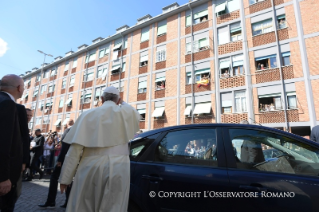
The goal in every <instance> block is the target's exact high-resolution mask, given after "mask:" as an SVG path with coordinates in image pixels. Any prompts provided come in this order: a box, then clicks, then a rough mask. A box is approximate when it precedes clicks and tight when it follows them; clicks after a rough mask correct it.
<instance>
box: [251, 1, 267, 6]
mask: <svg viewBox="0 0 319 212" xmlns="http://www.w3.org/2000/svg"><path fill="white" fill-rule="evenodd" d="M262 1H265V0H249V5H252V4H256V3H259V2H262Z"/></svg>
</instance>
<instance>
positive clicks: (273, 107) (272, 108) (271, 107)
mask: <svg viewBox="0 0 319 212" xmlns="http://www.w3.org/2000/svg"><path fill="white" fill-rule="evenodd" d="M269 110H270V111H274V110H275V105H274V104H273V103H271V104H270V106H269Z"/></svg>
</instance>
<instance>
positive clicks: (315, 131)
mask: <svg viewBox="0 0 319 212" xmlns="http://www.w3.org/2000/svg"><path fill="white" fill-rule="evenodd" d="M310 140H312V141H314V142H317V143H319V125H317V126H315V127H313V128H312V130H311V134H310Z"/></svg>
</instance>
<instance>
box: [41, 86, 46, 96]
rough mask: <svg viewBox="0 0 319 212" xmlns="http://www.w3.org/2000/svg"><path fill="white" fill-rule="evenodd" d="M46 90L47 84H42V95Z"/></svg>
mask: <svg viewBox="0 0 319 212" xmlns="http://www.w3.org/2000/svg"><path fill="white" fill-rule="evenodd" d="M45 91H47V85H42V86H41V95H42V94H43V93H44V92H45Z"/></svg>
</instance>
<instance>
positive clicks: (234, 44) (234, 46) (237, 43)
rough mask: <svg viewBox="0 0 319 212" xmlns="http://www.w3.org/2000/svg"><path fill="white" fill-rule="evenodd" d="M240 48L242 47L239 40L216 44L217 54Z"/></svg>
mask: <svg viewBox="0 0 319 212" xmlns="http://www.w3.org/2000/svg"><path fill="white" fill-rule="evenodd" d="M242 49H243V42H242V41H241V40H240V41H235V42H230V43H226V44H223V45H220V46H218V54H219V55H222V54H227V53H231V52H236V51H240V50H242Z"/></svg>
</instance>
